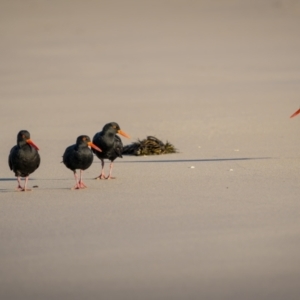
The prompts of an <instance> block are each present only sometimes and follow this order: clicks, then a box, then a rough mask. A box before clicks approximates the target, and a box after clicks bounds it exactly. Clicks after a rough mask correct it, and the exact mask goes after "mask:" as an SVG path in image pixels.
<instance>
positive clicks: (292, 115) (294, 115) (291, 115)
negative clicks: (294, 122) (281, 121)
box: [290, 108, 300, 118]
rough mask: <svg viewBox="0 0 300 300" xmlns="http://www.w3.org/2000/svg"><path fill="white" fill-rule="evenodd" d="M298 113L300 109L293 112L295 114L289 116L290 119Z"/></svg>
mask: <svg viewBox="0 0 300 300" xmlns="http://www.w3.org/2000/svg"><path fill="white" fill-rule="evenodd" d="M299 113H300V108H299V109H298V110H297V111H295V112H294V113H293V114H292V115H291V116H290V118H293V117H295V116H297V115H298V114H299Z"/></svg>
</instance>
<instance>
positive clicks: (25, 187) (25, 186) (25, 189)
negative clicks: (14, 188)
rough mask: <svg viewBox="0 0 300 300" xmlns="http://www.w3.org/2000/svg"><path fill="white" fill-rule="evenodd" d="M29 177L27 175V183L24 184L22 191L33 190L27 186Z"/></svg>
mask: <svg viewBox="0 0 300 300" xmlns="http://www.w3.org/2000/svg"><path fill="white" fill-rule="evenodd" d="M28 178H29V176H26V177H25V184H24V188H23V189H22V190H21V191H22V192H26V191H31V189H28V188H27V183H28Z"/></svg>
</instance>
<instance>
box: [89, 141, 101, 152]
mask: <svg viewBox="0 0 300 300" xmlns="http://www.w3.org/2000/svg"><path fill="white" fill-rule="evenodd" d="M88 145H89V146H91V147H92V148H94V149H95V150H97V151H99V152H102V150H101V149H100V148H98V147H97V146H96V145H95V144H93V143H92V142H88Z"/></svg>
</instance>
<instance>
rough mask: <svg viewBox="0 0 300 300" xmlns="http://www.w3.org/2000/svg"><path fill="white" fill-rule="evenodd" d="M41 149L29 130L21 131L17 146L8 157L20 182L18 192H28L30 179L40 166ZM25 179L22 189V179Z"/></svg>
mask: <svg viewBox="0 0 300 300" xmlns="http://www.w3.org/2000/svg"><path fill="white" fill-rule="evenodd" d="M38 150H39V148H38V147H37V146H36V145H35V144H34V143H33V141H32V140H31V139H30V133H29V132H28V131H27V130H21V131H20V132H19V133H18V135H17V145H16V146H14V147H13V148H12V149H11V150H10V153H9V156H8V165H9V167H10V169H11V170H12V171H14V173H15V176H16V177H17V180H18V187H17V190H20V191H26V190H27V182H28V177H29V175H30V174H31V173H33V172H34V171H35V170H36V169H37V168H38V167H39V165H40V161H41V158H40V155H39V153H38ZM20 177H25V185H24V187H21V178H20Z"/></svg>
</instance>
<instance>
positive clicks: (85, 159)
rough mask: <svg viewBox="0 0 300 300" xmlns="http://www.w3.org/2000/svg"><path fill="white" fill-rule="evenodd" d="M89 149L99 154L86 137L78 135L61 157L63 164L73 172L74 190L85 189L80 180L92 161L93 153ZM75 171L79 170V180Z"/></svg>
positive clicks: (97, 148) (98, 149) (99, 150)
mask: <svg viewBox="0 0 300 300" xmlns="http://www.w3.org/2000/svg"><path fill="white" fill-rule="evenodd" d="M89 147H92V148H93V149H95V150H97V151H98V152H101V149H100V148H99V147H97V146H96V145H94V144H93V143H92V142H91V139H90V138H89V137H88V136H87V135H80V136H79V137H78V138H77V140H76V144H74V145H71V146H69V147H67V149H66V150H65V153H64V155H63V163H64V164H65V166H66V167H67V168H69V169H70V170H72V171H73V172H74V177H75V181H76V184H75V186H74V189H76V190H78V189H84V188H86V187H87V186H86V185H85V184H84V182H83V180H82V173H83V171H84V170H86V169H88V168H89V167H90V166H91V164H92V162H93V159H94V155H93V152H92V150H91V149H90V148H89ZM77 169H79V170H80V177H79V179H78V177H77V174H76V170H77Z"/></svg>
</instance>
